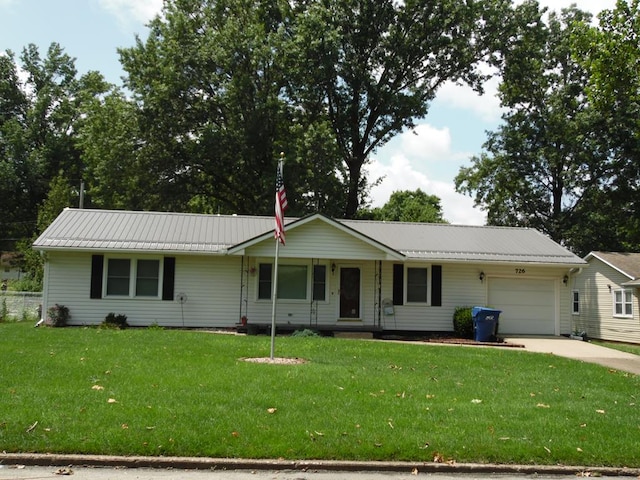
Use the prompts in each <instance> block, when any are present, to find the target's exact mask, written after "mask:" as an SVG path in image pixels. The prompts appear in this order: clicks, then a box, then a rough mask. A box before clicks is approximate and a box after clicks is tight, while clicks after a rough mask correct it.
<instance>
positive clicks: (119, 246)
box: [34, 209, 586, 265]
mask: <svg viewBox="0 0 640 480" xmlns="http://www.w3.org/2000/svg"><path fill="white" fill-rule="evenodd" d="M316 216H317V217H318V218H323V219H324V220H325V221H327V222H329V223H333V222H337V223H340V224H342V225H343V226H344V227H346V228H347V229H351V230H353V231H355V232H358V233H359V234H360V235H363V236H364V237H366V238H369V239H371V240H372V243H375V244H378V246H379V245H380V244H382V245H384V246H387V247H388V248H390V249H393V250H395V251H397V252H400V253H402V254H403V255H405V256H406V257H407V258H409V259H420V260H448V261H474V262H514V263H536V264H547V265H582V264H585V263H586V262H585V261H584V260H582V259H580V258H579V257H577V256H576V255H574V254H572V253H571V252H569V251H568V250H567V249H565V248H563V247H562V246H560V245H558V244H557V243H555V242H554V241H552V240H551V239H549V238H548V237H546V236H544V235H542V234H541V233H540V232H538V231H537V230H532V229H526V228H509V227H477V226H461V225H448V224H424V223H423V224H420V223H402V222H375V221H358V220H334V219H330V218H328V217H325V216H323V215H320V214H316ZM311 217H313V216H310V217H305V218H304V219H300V220H304V221H300V222H299V224H300V225H303V224H304V223H306V222H307V221H309V220H310V219H312V218H311ZM298 220H299V219H296V218H291V217H289V218H286V222H287V224H288V225H289V228H290V229H294V228H295V227H296V223H298ZM273 228H274V220H273V217H254V216H235V215H233V216H231V215H200V214H187V213H163V212H138V211H136V212H134V211H118V210H77V209H65V210H64V211H63V212H62V213H61V214H60V216H59V217H58V218H57V219H56V220H55V221H54V222H53V223H52V224H51V225H50V226H49V228H47V229H46V230H45V231H44V232H43V233H42V235H40V237H39V238H38V239H37V240H36V241H35V242H34V247H35V248H36V249H42V250H50V249H80V250H106V249H112V250H120V251H137V250H144V251H150V252H185V253H186V252H191V253H219V254H224V253H226V252H227V250H228V249H230V248H231V247H233V246H235V245H238V244H241V243H243V242H247V241H249V240H252V239H256V238H257V237H261V236H265V237H266V236H268V235H271V234H272V233H271V232H273Z"/></svg>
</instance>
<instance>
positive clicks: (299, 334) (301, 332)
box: [291, 328, 320, 337]
mask: <svg viewBox="0 0 640 480" xmlns="http://www.w3.org/2000/svg"><path fill="white" fill-rule="evenodd" d="M291 336H292V337H319V336H320V335H318V333H317V332H314V331H313V330H309V329H308V328H305V329H304V330H296V331H295V332H293V333H292V334H291Z"/></svg>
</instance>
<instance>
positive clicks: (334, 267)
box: [331, 263, 336, 273]
mask: <svg viewBox="0 0 640 480" xmlns="http://www.w3.org/2000/svg"><path fill="white" fill-rule="evenodd" d="M335 271H336V264H335V263H332V264H331V273H335Z"/></svg>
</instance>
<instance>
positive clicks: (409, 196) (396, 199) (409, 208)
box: [358, 189, 448, 223]
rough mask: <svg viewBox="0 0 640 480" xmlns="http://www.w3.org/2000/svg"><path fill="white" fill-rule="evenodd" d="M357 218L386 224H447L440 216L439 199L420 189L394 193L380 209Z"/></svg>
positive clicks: (365, 212)
mask: <svg viewBox="0 0 640 480" xmlns="http://www.w3.org/2000/svg"><path fill="white" fill-rule="evenodd" d="M358 217H359V218H370V219H372V220H380V221H386V222H422V223H448V222H447V221H446V220H445V219H444V217H443V215H442V206H441V205H440V198H439V197H437V196H436V195H428V194H426V193H425V192H423V191H422V190H420V189H417V190H415V191H410V190H398V191H395V192H393V193H392V194H391V196H390V197H389V200H388V201H387V203H385V204H384V205H383V206H382V207H380V208H374V209H372V210H370V211H366V210H363V211H361V214H359V215H358Z"/></svg>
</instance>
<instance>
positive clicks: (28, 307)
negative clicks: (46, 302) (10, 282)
mask: <svg viewBox="0 0 640 480" xmlns="http://www.w3.org/2000/svg"><path fill="white" fill-rule="evenodd" d="M41 305H42V293H41V292H1V293H0V321H2V320H9V319H13V320H26V319H34V318H40V309H41V308H42V307H41Z"/></svg>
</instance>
